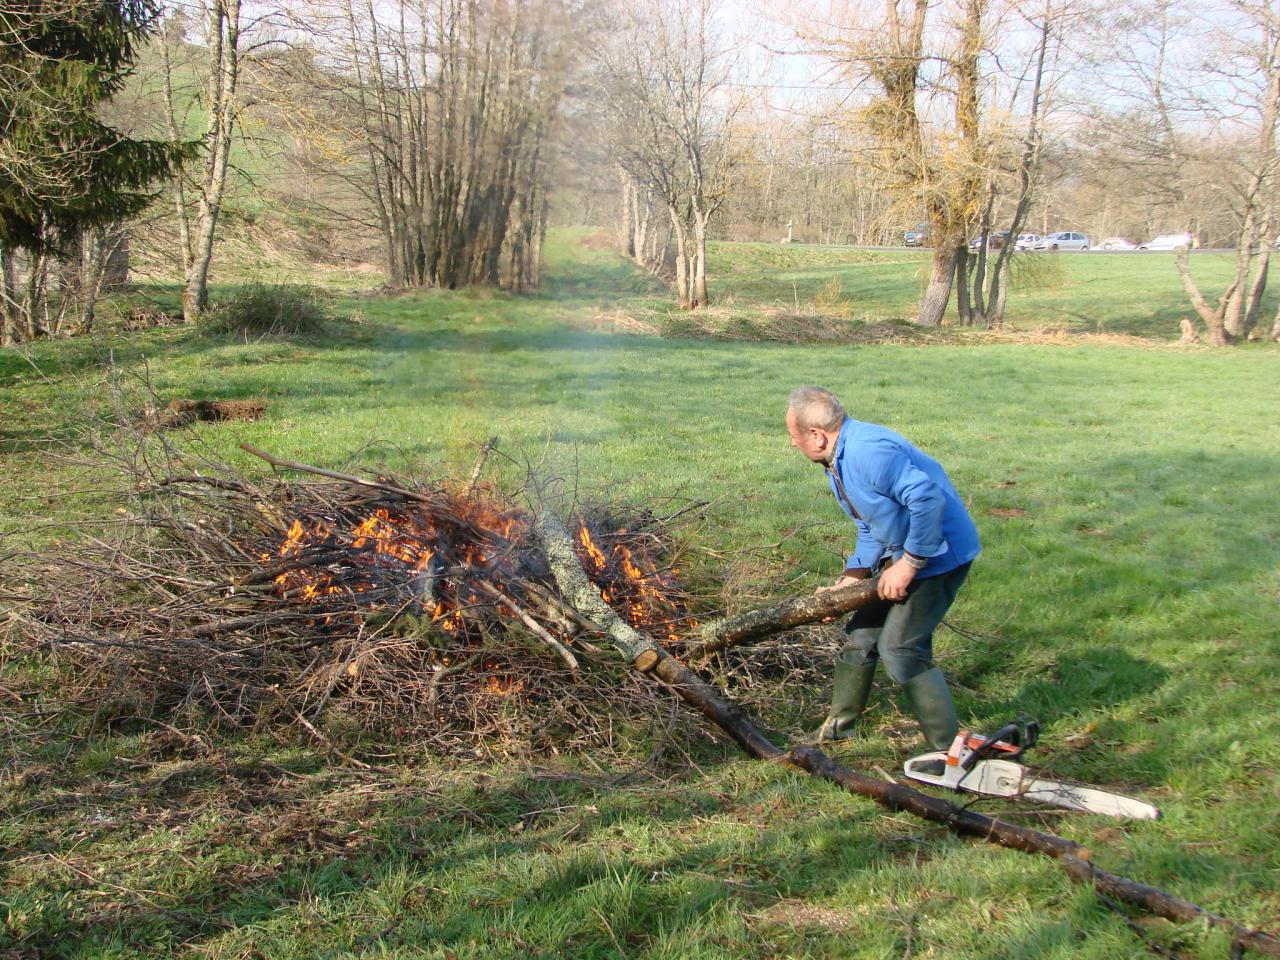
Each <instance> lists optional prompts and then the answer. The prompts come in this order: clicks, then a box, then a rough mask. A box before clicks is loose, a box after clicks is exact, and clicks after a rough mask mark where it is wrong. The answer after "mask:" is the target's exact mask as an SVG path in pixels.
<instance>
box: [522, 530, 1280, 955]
mask: <svg viewBox="0 0 1280 960" xmlns="http://www.w3.org/2000/svg"><path fill="white" fill-rule="evenodd" d="M535 525H536V530H537V532H538V536H539V538H540V539H541V541H542V544H543V547H544V549H545V550H546V553H547V558H548V561H549V564H550V567H551V571H552V574H553V575H554V576H555V578H556V580H557V582H558V583H559V584H560V587H561V590H563V591H564V592H565V593H566V595H570V596H572V597H573V599H574V601H575V602H582V603H585V604H586V605H587V607H588V610H587V611H586V612H589V613H590V614H591V616H592V618H593V619H597V620H599V622H600V623H601V625H602V626H603V627H604V628H605V630H606V632H607V636H608V637H609V638H610V639H611V640H612V641H613V644H614V646H615V647H617V649H618V650H619V652H620V653H622V655H623V656H624V657H626V658H627V660H628V662H630V663H631V665H632V666H633V667H634V668H635V669H636V670H638V671H640V672H641V673H645V674H649V675H652V676H654V677H657V678H658V679H659V680H661V681H662V682H663V683H665V684H666V685H667V686H669V687H670V688H671V689H672V691H674V692H675V693H676V695H677V696H679V697H680V699H682V700H683V701H685V703H687V704H689V705H690V706H692V707H694V708H695V709H697V710H698V711H699V712H700V713H701V714H702V715H703V716H705V717H707V718H708V719H709V720H710V721H711V722H712V723H714V724H715V725H716V726H718V727H719V728H720V729H721V730H723V731H724V732H725V733H727V734H728V735H729V736H730V737H731V738H732V739H733V741H734V742H735V743H737V744H738V746H739V747H741V748H742V749H743V750H744V751H745V752H746V753H748V754H750V755H751V756H753V757H756V758H758V759H760V760H765V761H769V762H774V763H786V764H789V765H791V766H794V767H796V768H798V769H800V770H804V771H805V772H806V773H809V774H811V775H812V776H815V777H818V778H820V779H823V780H827V781H829V782H831V783H835V784H839V785H840V786H842V787H844V789H845V790H847V791H849V792H850V793H855V794H858V795H859V796H864V797H868V798H870V799H872V800H875V801H876V802H877V803H879V804H881V805H882V806H885V807H888V808H889V809H891V810H902V811H905V812H908V813H912V814H915V815H916V816H918V817H922V818H924V819H927V820H932V821H934V822H936V823H941V824H944V825H945V826H946V827H947V828H948V829H950V830H952V831H954V832H956V833H960V834H964V835H966V836H972V837H980V838H981V839H983V840H986V841H988V842H989V843H995V844H998V845H1000V846H1005V847H1009V848H1011V849H1014V850H1022V851H1024V852H1028V853H1041V854H1044V855H1045V856H1048V857H1052V858H1053V859H1055V860H1057V861H1058V862H1059V863H1061V864H1062V866H1063V868H1064V869H1065V870H1066V871H1067V873H1068V874H1069V875H1070V876H1071V877H1072V878H1073V879H1075V880H1078V881H1080V882H1082V883H1088V882H1092V883H1093V884H1094V885H1095V887H1096V888H1097V889H1098V890H1101V891H1103V892H1104V893H1106V894H1107V895H1108V896H1111V897H1114V898H1115V899H1117V900H1121V901H1123V902H1125V903H1128V904H1131V905H1133V906H1135V907H1139V908H1141V909H1143V910H1146V911H1149V912H1151V913H1154V914H1156V915H1157V916H1161V917H1165V918H1167V919H1169V920H1173V921H1177V922H1179V923H1185V922H1188V921H1196V922H1200V923H1205V924H1208V925H1209V926H1211V927H1220V928H1222V929H1224V930H1227V931H1229V932H1230V933H1231V935H1232V937H1233V938H1234V940H1235V943H1236V944H1237V945H1239V946H1240V947H1247V948H1250V949H1253V950H1257V951H1258V952H1259V953H1263V954H1266V955H1268V956H1276V957H1280V939H1277V938H1276V937H1273V936H1272V935H1271V934H1268V933H1265V932H1263V931H1259V930H1253V929H1250V928H1248V927H1245V926H1243V925H1242V924H1239V923H1236V922H1235V921H1234V920H1228V919H1227V918H1225V917H1222V916H1219V915H1218V914H1216V913H1211V912H1210V911H1208V910H1206V909H1204V908H1203V907H1201V906H1198V905H1197V904H1195V903H1192V902H1191V901H1189V900H1184V899H1182V898H1181V897H1176V896H1174V895H1172V894H1170V893H1166V892H1165V891H1163V890H1159V889H1157V888H1155V887H1149V886H1147V885H1146V884H1142V883H1138V882H1136V881H1133V880H1129V879H1127V878H1125V877H1121V876H1118V875H1117V874H1113V873H1109V872H1107V871H1105V870H1099V869H1098V868H1097V867H1095V866H1094V865H1093V864H1092V863H1091V862H1090V852H1089V850H1088V848H1086V847H1084V846H1082V845H1080V844H1078V843H1076V842H1075V841H1072V840H1068V839H1066V838H1065V837H1059V836H1056V835H1054V834H1051V833H1045V832H1043V831H1040V830H1033V829H1031V828H1030V827H1021V826H1018V825H1017V824H1013V823H1007V822H1005V821H1003V820H999V819H997V818H995V817H988V816H985V815H983V814H981V813H976V812H975V811H973V810H969V809H967V808H966V807H961V806H958V805H956V804H954V803H952V802H950V801H949V800H941V799H939V798H937V797H931V796H929V795H928V794H925V793H921V792H920V791H918V790H913V789H911V788H910V787H905V786H903V785H901V784H899V783H896V782H889V781H886V780H882V779H878V778H873V777H868V776H865V775H863V774H860V773H858V772H857V771H855V770H851V769H849V768H848V767H845V766H843V765H841V764H839V763H836V762H835V761H834V760H832V759H831V758H830V757H828V756H827V755H826V754H825V753H823V752H822V751H821V750H817V749H815V748H814V747H810V746H803V745H801V746H795V747H793V748H791V750H789V751H784V750H782V749H781V748H780V747H778V746H777V745H776V744H774V743H773V742H772V741H771V740H770V739H769V738H768V737H767V736H765V735H764V733H763V732H761V730H760V729H759V728H758V727H757V726H756V725H755V722H754V721H753V720H752V719H751V717H750V715H749V714H747V712H746V711H745V710H743V709H742V707H740V706H739V705H738V704H736V703H734V702H733V701H731V700H729V699H728V698H726V697H724V696H722V695H721V694H720V692H719V691H718V690H716V689H715V688H714V687H712V686H711V685H710V684H708V683H707V682H706V681H705V680H703V679H702V678H701V677H699V676H698V675H697V674H696V673H694V672H693V671H692V670H690V669H689V668H688V667H686V666H685V665H684V664H683V663H681V662H680V661H679V660H677V659H676V658H675V657H673V656H671V654H669V653H668V652H667V651H666V650H665V649H664V648H663V647H662V645H661V644H659V643H657V642H656V641H654V640H652V639H651V638H648V637H645V636H643V635H642V634H640V633H638V632H637V631H636V630H635V629H634V628H633V627H631V626H630V625H629V624H627V623H626V622H625V621H624V620H622V618H621V617H619V616H618V615H617V614H616V613H614V612H613V611H612V610H611V609H610V608H609V607H608V605H607V604H606V603H605V602H604V599H603V598H602V597H601V596H600V594H599V592H598V591H597V590H596V589H595V587H594V586H592V585H591V583H590V581H589V580H588V579H587V577H586V574H585V573H584V571H583V569H582V565H581V563H580V562H579V560H578V556H577V551H576V550H575V549H574V546H573V541H572V539H571V538H570V536H569V534H568V532H567V531H566V530H565V528H564V525H563V524H562V523H561V522H560V521H559V520H558V519H557V518H556V517H554V516H553V515H552V514H551V513H550V511H548V510H540V511H538V512H537V516H536V519H535ZM867 585H868V584H866V582H865V581H864V583H860V584H857V585H855V586H864V587H865V586H867ZM850 589H852V588H850ZM832 592H834V591H832ZM588 593H589V594H590V595H588ZM598 608H604V610H606V611H608V613H609V616H607V617H604V616H600V615H598Z"/></svg>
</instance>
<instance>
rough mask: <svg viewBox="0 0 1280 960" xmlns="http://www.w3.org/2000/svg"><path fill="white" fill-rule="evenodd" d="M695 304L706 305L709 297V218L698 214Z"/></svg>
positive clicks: (696, 224)
mask: <svg viewBox="0 0 1280 960" xmlns="http://www.w3.org/2000/svg"><path fill="white" fill-rule="evenodd" d="M693 230H694V242H695V244H696V247H697V249H696V250H695V251H694V270H693V298H692V299H693V306H695V307H705V306H706V305H707V303H708V302H709V301H708V299H707V218H706V214H697V215H696V216H695V219H694V225H693Z"/></svg>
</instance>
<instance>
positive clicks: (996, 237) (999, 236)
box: [969, 230, 1009, 250]
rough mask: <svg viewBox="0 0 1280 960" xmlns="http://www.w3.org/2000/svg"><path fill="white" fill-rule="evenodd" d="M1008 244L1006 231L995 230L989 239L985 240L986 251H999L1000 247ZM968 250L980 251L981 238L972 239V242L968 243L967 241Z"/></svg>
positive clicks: (1007, 232)
mask: <svg viewBox="0 0 1280 960" xmlns="http://www.w3.org/2000/svg"><path fill="white" fill-rule="evenodd" d="M1008 242H1009V231H1008V230H997V231H996V232H995V233H993V234H991V235H990V237H989V238H988V239H987V249H988V250H999V249H1000V248H1001V247H1003V246H1004V245H1005V244H1006V243H1008ZM969 249H970V250H981V249H982V237H974V238H973V239H972V240H970V241H969Z"/></svg>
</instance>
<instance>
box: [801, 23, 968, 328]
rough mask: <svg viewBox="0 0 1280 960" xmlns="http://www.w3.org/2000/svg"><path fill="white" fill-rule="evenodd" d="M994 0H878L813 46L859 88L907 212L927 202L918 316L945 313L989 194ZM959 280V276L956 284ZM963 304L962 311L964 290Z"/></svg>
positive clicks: (932, 321) (932, 318) (881, 160)
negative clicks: (989, 23) (987, 120)
mask: <svg viewBox="0 0 1280 960" xmlns="http://www.w3.org/2000/svg"><path fill="white" fill-rule="evenodd" d="M989 12H990V0H949V2H947V3H943V4H936V3H931V2H930V0H884V2H883V5H882V6H881V7H880V13H879V14H878V15H877V14H875V13H874V12H873V7H872V5H871V4H870V3H864V4H859V5H857V6H856V7H855V8H854V9H853V10H852V11H851V17H852V18H856V20H854V22H851V23H849V24H848V25H847V27H846V30H845V31H844V32H843V33H842V34H841V35H839V36H835V37H830V36H829V37H826V38H823V39H822V40H821V41H820V42H819V44H818V46H819V48H820V49H821V50H822V51H823V52H824V53H825V54H826V55H827V56H829V57H831V58H832V59H833V60H834V61H836V62H837V63H839V64H840V65H841V66H842V67H843V68H844V72H845V75H846V76H847V77H848V78H849V79H850V80H852V82H854V83H855V84H856V85H858V86H859V88H860V89H862V90H863V91H864V94H865V96H866V102H865V104H864V106H863V107H862V109H861V112H860V115H859V118H860V120H861V122H862V123H864V124H865V125H866V127H867V129H868V130H869V131H870V133H871V135H872V136H873V137H874V139H875V141H876V147H877V149H876V151H875V153H874V154H873V155H872V158H871V159H872V162H874V163H876V164H877V165H878V166H879V167H880V168H881V170H882V171H883V172H884V173H885V175H886V177H887V178H888V183H889V186H890V189H892V190H893V191H894V193H895V194H896V195H897V197H898V201H899V207H900V209H901V210H903V211H904V212H906V211H910V212H914V211H923V214H924V219H925V220H926V221H927V222H928V226H929V235H930V239H931V241H932V244H933V262H932V266H931V270H930V275H929V280H928V283H927V285H926V288H925V291H924V294H923V296H922V297H921V301H920V307H919V311H918V315H917V320H918V322H919V323H920V324H922V325H924V326H937V325H938V324H940V323H941V322H942V319H943V316H944V314H945V312H946V309H947V304H948V303H949V301H950V299H951V288H952V285H953V283H954V281H955V278H956V276H957V273H959V274H960V275H961V276H963V274H964V270H965V257H966V254H967V245H968V235H969V231H970V228H971V227H972V226H973V225H974V224H975V223H976V222H977V221H978V220H979V210H980V208H981V205H982V202H983V198H984V196H985V194H986V187H987V183H988V179H987V178H988V169H989V166H990V164H989V158H988V152H989V145H988V143H987V138H986V136H985V134H984V130H983V122H982V119H983V113H984V109H985V98H984V93H983V89H982V69H981V63H980V59H981V56H982V52H983V44H984V38H985V31H986V20H987V17H988V15H989ZM962 289H963V286H962ZM960 306H961V312H962V314H967V312H968V304H967V298H966V297H962V300H961V304H960Z"/></svg>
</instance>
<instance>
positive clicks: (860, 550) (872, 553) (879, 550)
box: [844, 520, 884, 570]
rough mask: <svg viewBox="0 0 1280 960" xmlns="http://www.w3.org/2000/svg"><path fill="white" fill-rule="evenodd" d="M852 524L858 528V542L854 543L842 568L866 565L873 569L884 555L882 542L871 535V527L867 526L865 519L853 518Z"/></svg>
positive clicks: (850, 568)
mask: <svg viewBox="0 0 1280 960" xmlns="http://www.w3.org/2000/svg"><path fill="white" fill-rule="evenodd" d="M853 525H854V526H855V527H857V528H858V542H857V543H856V544H854V546H853V554H852V555H851V556H850V557H849V559H848V560H847V561H846V562H845V565H844V568H845V569H846V570H854V569H857V568H858V567H866V568H867V569H868V570H874V569H875V568H876V564H877V563H879V562H880V558H881V557H882V556H884V544H883V543H881V542H880V541H879V540H877V539H876V538H875V537H873V536H872V535H871V528H870V527H868V526H867V524H866V521H864V520H854V521H853Z"/></svg>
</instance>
